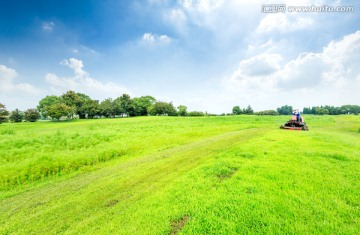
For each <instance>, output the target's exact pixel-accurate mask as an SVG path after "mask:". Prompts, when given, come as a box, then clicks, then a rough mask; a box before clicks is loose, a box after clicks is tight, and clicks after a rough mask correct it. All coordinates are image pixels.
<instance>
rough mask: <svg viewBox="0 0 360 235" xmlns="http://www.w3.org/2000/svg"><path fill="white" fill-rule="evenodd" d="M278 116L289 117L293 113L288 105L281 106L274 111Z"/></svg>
mask: <svg viewBox="0 0 360 235" xmlns="http://www.w3.org/2000/svg"><path fill="white" fill-rule="evenodd" d="M276 110H277V111H278V113H279V114H280V115H291V114H292V112H293V107H292V106H289V105H284V106H281V107H280V108H277V109H276Z"/></svg>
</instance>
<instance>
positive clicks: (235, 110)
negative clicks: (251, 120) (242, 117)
mask: <svg viewBox="0 0 360 235" xmlns="http://www.w3.org/2000/svg"><path fill="white" fill-rule="evenodd" d="M232 113H233V114H235V115H239V114H242V111H241V108H240V107H239V106H234V107H233V108H232Z"/></svg>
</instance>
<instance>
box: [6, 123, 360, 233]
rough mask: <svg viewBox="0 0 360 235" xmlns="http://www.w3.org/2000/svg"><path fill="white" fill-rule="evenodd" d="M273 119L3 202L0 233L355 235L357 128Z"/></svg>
mask: <svg viewBox="0 0 360 235" xmlns="http://www.w3.org/2000/svg"><path fill="white" fill-rule="evenodd" d="M281 118H282V119H284V117H223V120H221V121H220V122H222V123H227V124H225V126H227V125H228V127H227V128H228V131H223V132H222V133H217V134H213V135H212V136H207V137H206V136H202V137H201V138H198V139H191V140H190V141H188V142H187V143H182V144H179V145H177V146H174V147H169V148H163V149H162V150H157V151H153V152H150V153H147V154H140V155H138V156H136V157H129V158H127V159H125V160H122V159H121V158H119V159H114V160H112V161H110V162H109V164H107V165H106V164H105V165H103V166H102V167H101V168H99V169H97V170H95V169H94V170H93V171H92V172H87V173H83V174H81V175H78V176H76V177H73V178H72V179H67V180H63V181H61V182H56V183H53V184H48V185H45V186H42V187H38V188H36V189H33V190H29V191H27V192H23V193H19V194H17V195H15V196H12V197H8V198H4V199H2V200H1V201H0V208H2V211H1V213H0V233H4V234H7V233H14V234H43V233H46V234H55V233H60V234H63V233H65V234H94V233H95V234H111V233H115V234H174V233H180V234H181V233H182V234H264V233H270V234H273V233H277V234H279V233H285V234H313V233H315V234H318V233H322V234H357V232H358V231H359V230H360V219H359V218H360V204H359V201H360V196H359V192H360V186H359V182H360V175H359V169H360V161H359V159H360V155H359V153H360V142H359V141H358V140H359V133H358V132H357V129H358V126H359V124H360V122H359V118H358V117H355V116H340V117H327V116H325V117H316V116H315V117H308V118H307V122H308V124H309V126H310V128H311V129H310V131H309V132H301V131H284V130H279V129H278V126H277V125H276V122H279V120H281ZM174 120H176V119H171V120H170V119H168V120H167V121H168V122H172V121H174ZM199 120H201V121H200V122H205V121H207V120H208V119H191V121H194V122H198V121H199ZM239 120H240V121H239ZM244 120H245V121H247V124H245V125H244V124H242V122H243V121H244ZM274 122H275V124H274ZM310 123H312V125H311V124H310ZM212 124H214V123H212ZM281 124H282V123H281ZM275 125H276V126H275ZM205 126H206V125H205ZM201 127H204V126H201V125H200V126H198V128H200V129H201ZM214 128H215V127H214ZM225 129H226V128H224V129H223V130H225ZM110 163H111V164H110Z"/></svg>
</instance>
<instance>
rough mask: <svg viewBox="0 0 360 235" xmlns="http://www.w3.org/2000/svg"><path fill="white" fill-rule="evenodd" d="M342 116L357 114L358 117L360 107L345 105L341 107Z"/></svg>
mask: <svg viewBox="0 0 360 235" xmlns="http://www.w3.org/2000/svg"><path fill="white" fill-rule="evenodd" d="M340 110H341V113H342V114H355V115H358V114H359V113H360V106H359V105H349V104H348V105H343V106H341V107H340Z"/></svg>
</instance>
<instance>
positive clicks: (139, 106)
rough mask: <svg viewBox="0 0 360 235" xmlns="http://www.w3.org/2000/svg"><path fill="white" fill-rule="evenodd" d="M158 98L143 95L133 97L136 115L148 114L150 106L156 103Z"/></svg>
mask: <svg viewBox="0 0 360 235" xmlns="http://www.w3.org/2000/svg"><path fill="white" fill-rule="evenodd" d="M155 102H156V99H155V98H154V97H152V96H141V97H135V98H134V99H133V108H134V114H135V116H146V115H148V108H149V107H151V105H153V104H155Z"/></svg>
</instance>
